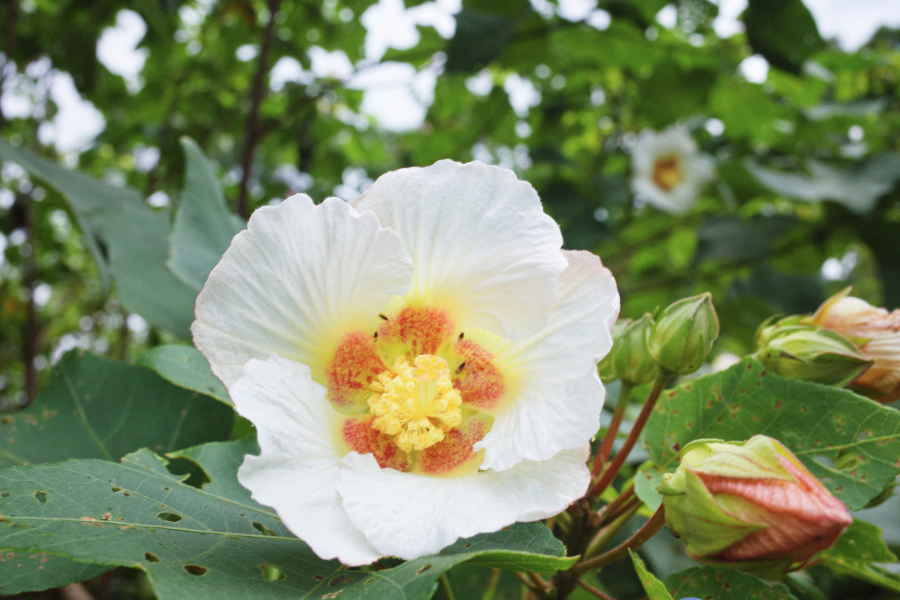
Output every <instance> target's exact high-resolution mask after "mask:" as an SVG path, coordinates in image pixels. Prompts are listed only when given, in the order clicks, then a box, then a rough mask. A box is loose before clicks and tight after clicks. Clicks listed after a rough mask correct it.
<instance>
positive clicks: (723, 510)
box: [659, 435, 853, 579]
mask: <svg viewBox="0 0 900 600" xmlns="http://www.w3.org/2000/svg"><path fill="white" fill-rule="evenodd" d="M659 492H660V493H661V494H662V495H663V504H664V505H665V513H666V525H667V526H668V527H669V530H670V531H671V532H672V533H673V534H674V535H675V536H676V537H679V538H681V540H682V541H684V542H685V543H686V544H687V553H688V554H689V555H690V556H691V557H692V558H694V559H695V560H698V561H700V562H704V563H709V564H715V565H718V566H725V567H734V568H737V569H740V570H742V571H746V572H748V573H752V574H754V575H757V576H759V577H763V578H766V579H778V578H780V577H782V576H784V575H785V574H786V573H788V572H789V571H792V570H795V569H798V568H801V567H802V566H803V565H804V564H805V563H806V562H807V561H808V560H809V559H810V558H811V557H812V556H813V555H814V554H816V553H818V552H820V551H822V550H825V549H826V548H829V547H830V546H831V545H832V544H833V543H834V542H835V540H837V538H838V537H839V536H840V535H841V533H842V532H843V531H844V529H845V528H846V527H847V526H848V525H849V524H850V523H851V522H852V521H853V519H852V518H851V517H850V513H849V512H847V508H846V507H845V506H844V505H843V503H842V502H841V501H840V500H838V499H837V498H835V497H834V496H832V495H831V494H830V493H829V492H828V490H827V489H826V488H825V486H823V485H822V484H821V483H820V482H819V481H818V480H817V479H816V478H815V477H813V475H812V474H811V473H810V472H809V471H808V470H807V469H806V467H804V466H803V464H802V463H801V462H800V461H799V460H797V458H796V457H795V456H794V455H793V454H791V452H790V451H789V450H788V449H787V448H785V447H784V446H783V445H782V444H781V443H780V442H778V441H777V440H774V439H772V438H770V437H766V436H763V435H756V436H753V437H752V438H750V439H749V440H748V441H746V442H719V441H714V440H697V441H695V442H691V443H690V444H688V445H687V446H685V447H684V449H683V450H682V453H681V464H680V465H679V466H678V469H677V470H676V471H675V473H668V474H666V475H664V476H663V481H662V484H660V486H659Z"/></svg>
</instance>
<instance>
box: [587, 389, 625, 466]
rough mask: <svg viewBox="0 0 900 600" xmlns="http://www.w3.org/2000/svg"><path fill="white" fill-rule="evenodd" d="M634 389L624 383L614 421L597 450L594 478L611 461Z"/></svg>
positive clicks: (613, 417)
mask: <svg viewBox="0 0 900 600" xmlns="http://www.w3.org/2000/svg"><path fill="white" fill-rule="evenodd" d="M633 389H634V386H633V385H632V384H630V383H628V382H627V381H623V382H622V387H621V389H620V390H619V399H618V400H617V401H616V410H615V411H614V412H613V416H612V421H611V422H610V424H609V428H608V429H607V430H606V435H605V436H604V437H603V442H602V443H601V444H600V449H599V450H597V456H596V457H595V458H594V469H593V476H594V477H597V476H598V475H600V473H601V472H602V471H603V466H604V465H605V464H606V461H607V460H608V459H609V454H610V452H612V447H613V443H614V442H615V441H616V436H617V435H618V434H619V426H620V425H621V424H622V418H623V417H624V416H625V409H626V408H628V401H629V400H630V399H631V391H632V390H633Z"/></svg>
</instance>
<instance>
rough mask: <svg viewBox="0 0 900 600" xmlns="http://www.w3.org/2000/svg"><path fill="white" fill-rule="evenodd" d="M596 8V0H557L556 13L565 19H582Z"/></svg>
mask: <svg viewBox="0 0 900 600" xmlns="http://www.w3.org/2000/svg"><path fill="white" fill-rule="evenodd" d="M595 8H597V0H559V10H558V11H557V14H558V15H559V16H560V17H562V18H563V19H566V20H567V21H583V20H585V19H587V18H588V17H589V16H590V14H591V12H593V10H594V9H595Z"/></svg>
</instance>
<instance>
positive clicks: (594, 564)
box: [570, 504, 666, 575]
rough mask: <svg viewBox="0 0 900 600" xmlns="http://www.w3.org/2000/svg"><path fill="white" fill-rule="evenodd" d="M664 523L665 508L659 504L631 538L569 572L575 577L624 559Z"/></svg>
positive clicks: (654, 533)
mask: <svg viewBox="0 0 900 600" xmlns="http://www.w3.org/2000/svg"><path fill="white" fill-rule="evenodd" d="M665 523H666V513H665V508H664V507H663V505H662V504H660V505H659V508H657V509H656V512H655V513H653V516H652V517H650V520H649V521H647V522H646V523H644V526H643V527H641V528H640V529H639V530H638V531H637V533H635V534H634V535H633V536H631V537H630V538H628V539H627V540H625V541H624V542H622V543H621V544H619V545H618V546H616V547H615V548H613V549H612V550H610V551H609V552H605V553H603V554H601V555H600V556H598V557H596V558H590V559H588V560H585V561H582V562H579V563H577V564H576V565H575V566H574V567H572V568H571V569H570V572H571V573H573V574H575V575H580V574H581V573H586V572H587V571H592V570H594V569H599V568H600V567H604V566H606V565H608V564H610V563H613V562H615V561H617V560H619V559H620V558H623V557H625V556H626V555H627V554H628V551H629V550H633V549H635V548H640V547H641V546H643V545H644V544H645V543H647V541H648V540H649V539H650V538H652V537H653V536H654V535H656V533H657V532H658V531H659V530H660V529H662V526H663V525H665Z"/></svg>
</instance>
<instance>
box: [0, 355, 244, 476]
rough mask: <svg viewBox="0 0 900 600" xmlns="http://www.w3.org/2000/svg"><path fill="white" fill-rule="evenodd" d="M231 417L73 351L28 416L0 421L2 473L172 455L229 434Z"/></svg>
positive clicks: (149, 377)
mask: <svg viewBox="0 0 900 600" xmlns="http://www.w3.org/2000/svg"><path fill="white" fill-rule="evenodd" d="M232 420H233V412H232V410H231V409H230V408H229V407H227V406H223V405H222V403H221V402H217V401H215V400H213V399H212V398H209V397H207V396H204V395H200V394H196V393H193V392H191V391H189V390H185V389H183V388H180V387H177V386H174V385H172V384H170V383H168V382H167V381H164V380H163V379H161V378H160V377H159V376H158V375H156V374H155V373H154V372H153V371H151V370H149V369H144V368H142V367H133V366H131V365H128V364H125V363H120V362H117V361H114V360H109V359H106V358H101V357H99V356H95V355H93V354H81V353H80V352H79V351H72V352H69V353H68V354H66V355H65V356H64V357H63V358H62V360H61V361H60V362H59V364H58V365H57V366H56V368H55V369H54V371H53V375H52V377H51V379H50V383H49V384H48V385H47V387H46V389H44V390H43V391H42V392H41V393H40V394H39V395H38V397H37V398H36V399H35V401H34V402H33V403H32V404H31V405H30V406H29V407H28V408H26V409H24V410H21V411H19V412H16V413H12V414H9V415H5V416H3V417H2V419H0V439H3V441H4V442H5V443H4V445H3V447H2V448H0V467H8V466H12V465H26V464H34V463H48V462H57V461H61V460H65V459H68V458H102V459H106V460H118V459H119V458H121V457H122V456H124V455H125V454H127V453H128V452H133V451H134V450H136V449H138V448H142V447H150V448H154V449H156V450H158V451H164V452H168V451H172V450H175V449H178V448H184V447H186V446H193V445H195V444H199V443H202V442H207V441H211V440H221V439H224V438H226V437H227V436H228V434H229V432H230V430H231V424H232Z"/></svg>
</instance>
